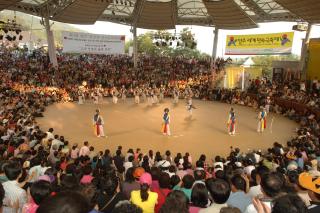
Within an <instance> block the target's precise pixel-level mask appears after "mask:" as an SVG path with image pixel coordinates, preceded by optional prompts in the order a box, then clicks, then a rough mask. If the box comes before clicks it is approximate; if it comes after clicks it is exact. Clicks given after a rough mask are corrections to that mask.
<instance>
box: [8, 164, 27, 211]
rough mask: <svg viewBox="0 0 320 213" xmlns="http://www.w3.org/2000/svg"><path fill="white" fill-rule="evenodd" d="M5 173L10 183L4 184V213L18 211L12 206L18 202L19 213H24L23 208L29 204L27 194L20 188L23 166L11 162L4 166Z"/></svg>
mask: <svg viewBox="0 0 320 213" xmlns="http://www.w3.org/2000/svg"><path fill="white" fill-rule="evenodd" d="M4 173H5V174H6V176H7V178H8V181H6V182H4V183H3V188H4V190H5V192H6V193H5V199H4V200H5V203H4V208H3V211H4V212H15V211H16V209H14V208H13V207H12V204H13V203H15V202H18V206H19V207H18V208H19V209H18V212H21V211H22V207H23V206H24V205H25V204H26V203H27V193H26V191H25V190H24V189H22V188H20V186H19V181H18V180H19V179H20V178H21V177H22V170H21V165H20V164H19V163H18V162H15V161H10V162H8V163H7V164H5V166H4Z"/></svg>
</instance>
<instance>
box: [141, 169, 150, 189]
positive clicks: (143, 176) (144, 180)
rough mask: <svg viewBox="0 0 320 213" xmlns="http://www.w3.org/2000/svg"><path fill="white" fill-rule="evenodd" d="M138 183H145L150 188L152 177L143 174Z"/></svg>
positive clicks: (146, 173)
mask: <svg viewBox="0 0 320 213" xmlns="http://www.w3.org/2000/svg"><path fill="white" fill-rule="evenodd" d="M139 183H140V184H144V183H146V184H148V185H149V186H150V185H151V183H152V177H151V175H150V174H149V173H148V172H145V173H143V174H142V175H141V176H140V179H139Z"/></svg>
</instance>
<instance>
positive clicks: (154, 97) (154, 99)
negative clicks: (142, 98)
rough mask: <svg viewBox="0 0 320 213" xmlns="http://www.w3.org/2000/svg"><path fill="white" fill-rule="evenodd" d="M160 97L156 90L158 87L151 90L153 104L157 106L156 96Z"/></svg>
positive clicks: (157, 99) (158, 91)
mask: <svg viewBox="0 0 320 213" xmlns="http://www.w3.org/2000/svg"><path fill="white" fill-rule="evenodd" d="M159 95H160V90H159V89H158V87H156V86H155V87H154V89H153V103H154V104H157V103H159V98H158V96H159Z"/></svg>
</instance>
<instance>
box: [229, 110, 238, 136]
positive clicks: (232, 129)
mask: <svg viewBox="0 0 320 213" xmlns="http://www.w3.org/2000/svg"><path fill="white" fill-rule="evenodd" d="M227 124H228V132H229V135H232V136H233V135H235V133H236V114H235V112H234V110H233V108H231V109H230V112H229V118H228V123H227Z"/></svg>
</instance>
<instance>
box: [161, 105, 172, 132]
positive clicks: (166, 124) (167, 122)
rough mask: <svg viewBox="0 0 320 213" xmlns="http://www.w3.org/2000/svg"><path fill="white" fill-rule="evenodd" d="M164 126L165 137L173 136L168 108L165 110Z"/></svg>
mask: <svg viewBox="0 0 320 213" xmlns="http://www.w3.org/2000/svg"><path fill="white" fill-rule="evenodd" d="M162 119H163V125H162V133H163V135H167V136H169V135H171V132H170V126H169V125H170V115H169V109H168V108H165V109H164V114H163V117H162Z"/></svg>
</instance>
